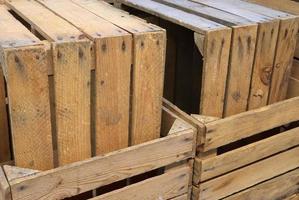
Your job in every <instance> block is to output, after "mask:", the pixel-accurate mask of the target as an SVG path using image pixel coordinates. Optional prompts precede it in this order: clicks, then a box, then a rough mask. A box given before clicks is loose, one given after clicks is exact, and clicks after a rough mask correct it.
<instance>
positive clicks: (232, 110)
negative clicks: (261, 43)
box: [224, 25, 257, 117]
mask: <svg viewBox="0 0 299 200" xmlns="http://www.w3.org/2000/svg"><path fill="white" fill-rule="evenodd" d="M256 40H257V26H252V25H250V26H248V25H244V26H238V27H233V33H232V46H231V52H230V66H229V73H228V77H227V81H228V82H227V89H226V99H225V108H224V116H225V117H227V116H232V115H235V114H238V113H241V112H245V111H246V110H247V103H248V97H249V92H250V83H251V75H252V68H253V64H254V56H255V45H256Z"/></svg>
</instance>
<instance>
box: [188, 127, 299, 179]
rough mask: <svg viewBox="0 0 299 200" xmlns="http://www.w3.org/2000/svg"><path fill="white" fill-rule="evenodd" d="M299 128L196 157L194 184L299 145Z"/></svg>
mask: <svg viewBox="0 0 299 200" xmlns="http://www.w3.org/2000/svg"><path fill="white" fill-rule="evenodd" d="M298 134H299V128H295V129H291V130H289V131H285V132H283V133H280V134H277V135H274V136H272V137H269V138H266V139H263V140H261V141H258V142H254V143H251V144H249V145H246V146H243V147H241V148H238V149H235V150H232V151H229V152H227V153H224V154H221V155H216V156H214V157H211V158H207V159H200V158H198V157H197V158H196V159H195V165H194V178H193V181H194V184H199V182H202V181H206V180H208V179H211V178H214V177H217V176H219V175H223V174H225V173H227V172H229V171H232V170H235V169H237V168H240V167H244V166H245V165H248V164H251V163H253V162H256V161H259V160H261V159H264V158H266V157H269V156H272V155H274V154H277V153H279V152H282V151H285V150H287V149H290V148H292V147H295V146H297V145H299V137H298Z"/></svg>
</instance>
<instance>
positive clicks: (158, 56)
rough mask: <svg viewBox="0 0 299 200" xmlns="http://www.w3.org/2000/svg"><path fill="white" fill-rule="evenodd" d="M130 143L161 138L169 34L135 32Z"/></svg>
mask: <svg viewBox="0 0 299 200" xmlns="http://www.w3.org/2000/svg"><path fill="white" fill-rule="evenodd" d="M133 49H134V52H133V56H134V59H133V75H132V79H133V80H132V121H131V122H132V124H131V144H132V145H135V144H140V143H142V142H146V141H149V140H152V139H155V138H159V137H160V128H161V108H162V95H163V82H164V67H165V54H166V53H165V52H166V33H165V32H153V33H147V34H138V35H134V44H133Z"/></svg>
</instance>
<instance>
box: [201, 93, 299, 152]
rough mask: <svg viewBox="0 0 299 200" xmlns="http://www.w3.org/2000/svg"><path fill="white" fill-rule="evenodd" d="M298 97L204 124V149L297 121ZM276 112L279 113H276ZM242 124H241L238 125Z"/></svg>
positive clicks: (213, 147) (298, 110)
mask: <svg viewBox="0 0 299 200" xmlns="http://www.w3.org/2000/svg"><path fill="white" fill-rule="evenodd" d="M298 105H299V98H297V97H296V98H293V99H289V100H286V101H283V102H279V103H276V104H273V105H269V106H266V107H263V108H260V109H256V110H252V111H248V112H245V113H241V114H238V115H234V116H231V117H227V118H225V119H221V120H217V121H214V122H211V123H208V124H206V140H205V141H206V143H205V145H204V147H203V150H204V151H208V150H211V149H215V148H217V147H220V146H223V145H225V144H229V143H232V142H234V141H237V140H240V139H242V138H246V137H250V136H252V135H255V134H257V133H261V132H263V131H266V130H269V129H271V128H275V127H278V126H281V125H284V124H288V123H290V122H294V121H297V120H298V119H299V118H298V115H297V113H298V112H299V107H298ZM277 113H280V114H279V115H277ZM240 124H242V126H240Z"/></svg>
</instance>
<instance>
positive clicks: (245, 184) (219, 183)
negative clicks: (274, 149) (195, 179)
mask: <svg viewBox="0 0 299 200" xmlns="http://www.w3.org/2000/svg"><path fill="white" fill-rule="evenodd" d="M298 154H299V147H297V148H294V149H291V150H289V151H286V152H284V153H280V154H278V155H276V156H272V157H270V158H268V159H265V160H263V161H260V162H257V163H255V164H252V165H249V166H247V167H244V168H241V169H239V170H236V171H233V172H231V173H229V174H226V175H224V176H221V177H218V178H215V179H212V180H210V181H207V182H204V183H202V184H201V185H200V193H199V196H200V199H201V200H210V199H220V198H223V197H226V196H229V195H231V194H233V193H235V192H238V191H241V190H243V189H246V188H249V187H251V186H253V185H256V184H258V183H261V182H263V181H266V180H268V179H271V178H273V177H275V176H278V175H280V174H283V173H286V172H288V171H290V170H293V169H296V168H297V167H298V166H299V157H298V156H297V155H298ZM257 172H258V173H257Z"/></svg>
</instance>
